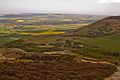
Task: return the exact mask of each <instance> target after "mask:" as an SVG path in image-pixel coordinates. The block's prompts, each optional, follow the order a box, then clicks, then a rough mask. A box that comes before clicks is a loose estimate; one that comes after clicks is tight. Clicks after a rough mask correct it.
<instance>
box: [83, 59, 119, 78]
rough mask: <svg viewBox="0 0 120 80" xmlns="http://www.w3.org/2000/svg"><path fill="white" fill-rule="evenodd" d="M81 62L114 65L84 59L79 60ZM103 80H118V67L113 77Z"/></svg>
mask: <svg viewBox="0 0 120 80" xmlns="http://www.w3.org/2000/svg"><path fill="white" fill-rule="evenodd" d="M81 61H83V62H89V63H102V64H111V65H114V64H112V63H110V62H108V61H92V60H86V59H81ZM105 80H120V66H119V67H117V72H115V73H114V74H113V75H111V76H110V77H108V78H106V79H105Z"/></svg>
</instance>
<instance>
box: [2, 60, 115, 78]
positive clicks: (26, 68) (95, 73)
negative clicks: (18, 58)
mask: <svg viewBox="0 0 120 80" xmlns="http://www.w3.org/2000/svg"><path fill="white" fill-rule="evenodd" d="M115 70H116V67H114V66H112V65H109V64H93V63H73V62H57V61H51V62H50V61H49V62H48V61H46V62H45V61H44V62H43V61H41V62H31V63H25V62H21V63H20V62H19V63H18V62H4V63H0V80H103V79H104V78H106V77H108V76H110V75H111V74H112V73H113V72H114V71H115Z"/></svg>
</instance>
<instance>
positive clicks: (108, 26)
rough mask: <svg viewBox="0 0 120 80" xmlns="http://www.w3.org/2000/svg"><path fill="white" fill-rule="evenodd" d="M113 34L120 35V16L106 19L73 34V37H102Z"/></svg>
mask: <svg viewBox="0 0 120 80" xmlns="http://www.w3.org/2000/svg"><path fill="white" fill-rule="evenodd" d="M111 34H120V16H111V17H107V18H104V19H102V20H99V21H97V22H95V23H92V24H90V25H87V26H84V27H82V28H79V29H77V30H75V31H74V32H73V35H77V36H82V37H101V36H107V35H111Z"/></svg>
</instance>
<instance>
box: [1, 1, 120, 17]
mask: <svg viewBox="0 0 120 80" xmlns="http://www.w3.org/2000/svg"><path fill="white" fill-rule="evenodd" d="M8 13H67V14H68V13H69V14H99V15H100V14H102V15H120V0H0V14H8Z"/></svg>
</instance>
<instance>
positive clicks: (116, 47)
mask: <svg viewBox="0 0 120 80" xmlns="http://www.w3.org/2000/svg"><path fill="white" fill-rule="evenodd" d="M80 40H81V41H82V42H83V43H85V44H88V45H93V46H97V47H100V48H102V49H107V50H113V51H120V35H110V36H106V37H101V38H80Z"/></svg>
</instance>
